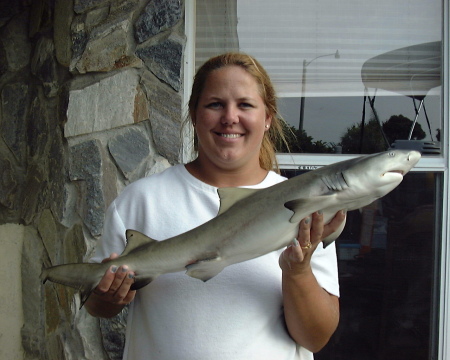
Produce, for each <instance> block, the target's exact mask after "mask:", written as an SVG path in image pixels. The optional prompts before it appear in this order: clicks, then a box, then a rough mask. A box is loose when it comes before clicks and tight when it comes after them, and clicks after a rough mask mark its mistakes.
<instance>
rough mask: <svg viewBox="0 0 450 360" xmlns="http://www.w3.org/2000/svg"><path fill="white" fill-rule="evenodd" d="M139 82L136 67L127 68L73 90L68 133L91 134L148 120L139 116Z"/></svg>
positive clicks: (70, 96) (68, 110) (70, 98)
mask: <svg viewBox="0 0 450 360" xmlns="http://www.w3.org/2000/svg"><path fill="white" fill-rule="evenodd" d="M138 83H139V77H138V75H137V73H136V71H135V70H134V69H128V70H125V71H122V72H119V73H116V74H114V75H113V76H111V77H108V78H106V79H103V80H101V81H99V82H97V83H95V84H93V85H90V86H87V87H85V88H83V89H80V90H71V91H70V93H69V104H68V108H67V123H66V125H65V129H64V130H65V131H64V132H65V136H66V137H71V136H76V135H82V134H90V133H93V132H96V131H102V130H109V129H113V128H116V127H120V126H124V125H130V124H134V123H135V122H139V121H142V120H145V119H144V118H136V112H135V102H136V97H138V96H139V94H140V93H139V89H138ZM144 115H145V114H144ZM147 118H148V117H147Z"/></svg>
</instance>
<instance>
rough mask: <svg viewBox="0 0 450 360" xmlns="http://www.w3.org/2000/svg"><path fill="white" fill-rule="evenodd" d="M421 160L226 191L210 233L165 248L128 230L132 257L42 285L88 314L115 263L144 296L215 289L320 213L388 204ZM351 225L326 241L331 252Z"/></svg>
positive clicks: (354, 161)
mask: <svg viewBox="0 0 450 360" xmlns="http://www.w3.org/2000/svg"><path fill="white" fill-rule="evenodd" d="M420 158H421V154H420V153H419V152H417V151H409V150H391V151H386V152H382V153H376V154H371V155H363V156H358V157H355V158H351V159H349V160H344V161H340V162H336V163H333V164H330V165H327V166H323V167H320V168H318V169H316V170H313V171H309V172H307V173H304V174H301V175H298V176H295V177H293V178H290V179H288V180H286V181H283V182H281V183H279V184H276V185H273V186H271V187H268V188H265V189H259V190H257V189H249V188H220V189H218V194H219V197H220V209H219V213H218V215H217V216H216V217H214V218H213V219H211V220H210V221H208V222H206V223H204V224H203V225H200V226H198V227H196V228H194V229H192V230H190V231H187V232H185V233H183V234H180V235H177V236H174V237H172V238H169V239H165V240H162V241H158V240H155V239H151V238H149V237H147V236H146V235H144V234H142V233H140V232H138V231H135V230H133V229H128V230H126V234H125V236H126V239H127V245H126V247H125V250H124V251H123V253H122V254H121V255H120V256H119V257H118V258H116V259H114V260H113V262H108V263H76V264H63V265H57V266H52V267H48V268H46V269H44V270H43V271H42V274H41V280H42V281H43V282H44V283H45V282H46V281H47V280H49V281H52V282H54V283H58V284H62V285H65V286H69V287H73V288H75V289H77V290H79V292H80V296H81V306H83V304H84V302H85V301H86V300H87V298H88V297H89V295H90V293H91V292H92V290H93V289H94V288H95V287H96V286H97V284H98V283H99V281H100V279H101V278H102V277H103V275H104V273H105V272H106V270H107V269H108V268H109V267H110V266H111V265H112V264H113V263H114V264H116V265H118V266H120V265H127V266H128V267H129V269H130V270H132V271H133V272H134V273H135V282H134V284H133V286H132V289H136V290H137V289H140V288H142V287H144V286H146V285H147V284H149V283H150V282H151V281H152V280H154V279H155V278H156V277H157V276H160V275H162V274H165V273H170V272H179V271H185V272H186V274H187V275H189V276H191V277H193V278H197V279H200V280H203V281H207V280H209V279H211V278H213V277H214V276H216V275H218V274H219V273H220V272H221V271H222V270H223V269H224V268H225V267H226V266H230V265H233V264H236V263H239V262H242V261H246V260H250V259H253V258H256V257H259V256H262V255H265V254H268V253H270V252H272V251H275V250H279V249H281V248H283V247H286V246H288V245H289V244H291V243H292V241H293V240H294V238H295V237H296V235H297V232H298V226H299V223H300V221H301V220H302V219H304V218H305V217H307V216H309V215H311V214H312V213H314V212H316V211H322V212H323V216H324V222H325V223H327V222H329V221H330V220H331V219H332V218H333V217H334V215H335V214H336V213H337V212H338V211H340V210H346V211H351V210H356V209H360V208H362V207H364V206H366V205H369V204H370V203H372V202H373V201H375V200H376V199H379V198H381V197H383V196H384V195H386V194H388V193H389V192H390V191H392V190H393V189H395V188H396V187H397V186H398V185H399V184H400V183H401V181H402V180H403V176H404V175H405V174H406V173H408V172H409V171H410V170H411V169H412V168H413V167H414V166H415V165H416V164H417V162H418V161H419V159H420ZM344 225H345V222H344V223H343V224H342V225H341V227H340V229H338V230H337V231H336V232H334V233H333V234H331V235H330V236H328V237H327V238H325V239H323V246H324V247H327V246H328V245H330V244H331V243H332V242H333V241H335V240H336V239H337V238H338V236H339V235H340V233H341V232H342V230H343V229H344Z"/></svg>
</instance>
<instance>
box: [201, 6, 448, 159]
mask: <svg viewBox="0 0 450 360" xmlns="http://www.w3.org/2000/svg"><path fill="white" fill-rule="evenodd" d="M196 4H197V25H196V45H195V46H196V49H195V54H196V57H195V59H196V66H197V67H198V66H199V65H200V64H201V63H203V62H204V61H205V60H206V59H208V58H209V57H210V56H212V55H214V54H218V53H221V52H224V51H228V50H240V51H243V52H247V53H249V54H251V55H254V56H255V57H256V58H257V59H258V60H259V61H260V62H261V63H262V65H263V66H264V67H265V68H266V69H267V71H268V72H269V73H270V75H271V78H272V80H273V81H274V83H275V85H276V88H277V92H278V94H279V97H280V101H279V105H280V112H281V115H282V116H283V118H284V119H285V120H286V121H287V122H288V124H289V125H290V126H292V129H293V130H294V131H295V130H299V131H300V132H301V131H304V132H305V137H309V138H310V142H311V143H312V144H309V142H307V141H306V140H305V137H303V138H301V139H300V138H299V143H298V144H297V145H298V147H297V146H294V147H293V148H294V150H296V151H298V152H342V153H344V154H345V153H348V154H351V153H370V152H378V151H383V150H386V149H387V148H389V147H390V146H392V145H393V143H395V141H396V140H422V141H427V142H434V143H433V144H431V145H432V146H433V147H434V149H433V151H434V154H438V153H439V149H440V144H439V139H440V136H439V132H440V130H441V128H442V124H441V118H442V116H441V113H440V111H441V106H440V100H441V97H440V92H441V47H442V44H441V40H442V39H441V33H442V27H441V25H440V24H441V17H442V5H441V1H440V0H431V1H426V2H425V1H421V0H399V1H395V2H392V1H390V0H381V1H378V2H376V3H369V2H367V1H357V2H355V1H351V0H346V1H331V0H320V1H311V0H310V1H268V0H265V1H258V2H257V4H256V2H255V1H238V0H227V1H205V0H201V1H197V2H196ZM416 115H417V117H416ZM385 123H388V124H385ZM383 124H385V125H384V126H383ZM411 129H412V130H413V131H412V132H411V131H410V130H411ZM361 130H363V131H361ZM410 132H411V134H410ZM315 144H316V145H321V144H325V145H327V146H325V147H323V146H314V145H315ZM408 144H409V145H410V144H411V142H409V143H408ZM415 145H416V146H420V144H415ZM431 145H428V147H430V146H431ZM399 146H404V142H400V143H398V144H396V147H399Z"/></svg>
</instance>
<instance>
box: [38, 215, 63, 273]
mask: <svg viewBox="0 0 450 360" xmlns="http://www.w3.org/2000/svg"><path fill="white" fill-rule="evenodd" d="M37 229H38V232H39V235H40V237H41V239H42V242H43V244H44V247H45V249H46V251H47V254H48V256H49V258H50V261H51V263H52V264H53V265H58V264H59V256H58V255H59V254H58V248H59V244H60V241H59V236H58V232H57V227H56V221H55V219H54V218H53V215H52V212H51V211H50V210H48V209H45V210H44V211H43V212H42V214H41V217H40V218H39V221H38V224H37Z"/></svg>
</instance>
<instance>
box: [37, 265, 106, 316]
mask: <svg viewBox="0 0 450 360" xmlns="http://www.w3.org/2000/svg"><path fill="white" fill-rule="evenodd" d="M103 268H104V265H103V264H85V263H81V264H66V265H58V266H52V267H51V268H47V269H44V270H43V271H42V273H41V276H40V278H41V280H42V282H43V283H45V282H46V281H47V280H50V281H52V282H54V283H57V284H61V285H65V286H70V287H72V288H74V289H77V290H78V291H79V292H80V298H81V306H80V308H81V307H82V306H83V305H84V303H85V302H86V300H87V299H88V298H89V295H90V294H91V292H92V290H93V289H94V288H95V287H96V286H97V284H98V282H99V281H100V278H101V276H102V274H103V272H104V269H103Z"/></svg>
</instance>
